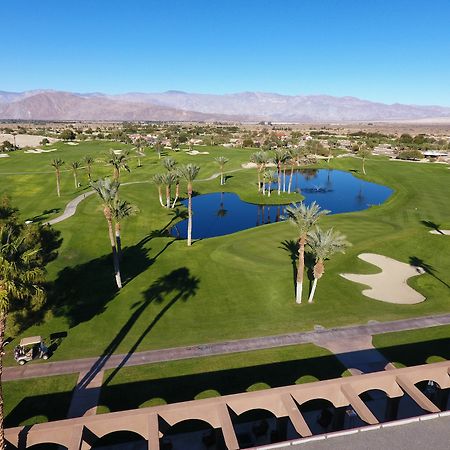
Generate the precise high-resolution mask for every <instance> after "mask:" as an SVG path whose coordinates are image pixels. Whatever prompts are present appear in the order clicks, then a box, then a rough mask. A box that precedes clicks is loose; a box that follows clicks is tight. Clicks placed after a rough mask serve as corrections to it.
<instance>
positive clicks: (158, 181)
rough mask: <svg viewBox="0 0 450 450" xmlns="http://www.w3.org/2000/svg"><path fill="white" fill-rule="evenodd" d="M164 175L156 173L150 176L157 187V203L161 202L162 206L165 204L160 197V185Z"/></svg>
mask: <svg viewBox="0 0 450 450" xmlns="http://www.w3.org/2000/svg"><path fill="white" fill-rule="evenodd" d="M164 175H165V174H162V173H157V174H156V175H154V176H153V178H152V181H153V184H154V185H155V186H156V187H157V188H158V195H159V203H160V204H161V206H162V207H163V208H165V207H166V205H164V202H163V199H162V187H163V185H164Z"/></svg>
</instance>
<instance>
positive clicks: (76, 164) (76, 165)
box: [70, 161, 81, 189]
mask: <svg viewBox="0 0 450 450" xmlns="http://www.w3.org/2000/svg"><path fill="white" fill-rule="evenodd" d="M70 167H72V171H73V180H74V182H75V189H77V188H78V176H77V175H78V169H79V168H80V167H81V163H80V162H79V161H73V162H71V163H70Z"/></svg>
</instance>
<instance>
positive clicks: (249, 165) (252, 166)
mask: <svg viewBox="0 0 450 450" xmlns="http://www.w3.org/2000/svg"><path fill="white" fill-rule="evenodd" d="M241 167H242V168H243V169H256V167H257V166H256V164H255V163H253V162H248V163H244V164H241ZM266 167H276V164H274V163H268V164H266Z"/></svg>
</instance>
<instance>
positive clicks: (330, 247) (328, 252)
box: [308, 227, 351, 303]
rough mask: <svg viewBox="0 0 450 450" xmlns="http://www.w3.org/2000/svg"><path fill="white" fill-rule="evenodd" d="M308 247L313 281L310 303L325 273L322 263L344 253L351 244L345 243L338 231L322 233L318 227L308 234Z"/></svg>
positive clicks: (344, 238)
mask: <svg viewBox="0 0 450 450" xmlns="http://www.w3.org/2000/svg"><path fill="white" fill-rule="evenodd" d="M308 245H309V247H310V248H311V250H312V252H313V254H314V259H315V264H314V270H313V274H314V281H313V285H312V289H311V293H310V295H309V299H308V303H312V302H313V299H314V294H315V292H316V287H317V281H318V280H319V278H321V277H322V275H323V274H324V273H325V265H324V261H325V260H326V259H329V258H330V257H331V256H332V255H334V254H335V253H338V252H340V253H345V249H346V248H347V247H349V246H350V245H351V244H350V243H349V242H347V240H346V237H345V236H344V235H343V234H341V233H340V232H339V231H333V228H331V229H329V230H327V231H323V230H321V229H320V228H319V227H316V228H315V229H314V230H312V231H310V232H308Z"/></svg>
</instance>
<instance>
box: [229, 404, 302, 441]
mask: <svg viewBox="0 0 450 450" xmlns="http://www.w3.org/2000/svg"><path fill="white" fill-rule="evenodd" d="M230 417H231V421H232V423H233V428H234V432H235V433H236V437H237V440H238V443H239V448H249V447H254V446H256V445H258V446H259V445H268V444H273V443H276V442H284V441H287V440H292V439H298V438H299V437H300V436H299V434H298V433H297V432H296V430H295V428H294V426H293V425H292V422H291V420H290V418H289V417H276V416H275V415H274V414H273V413H272V412H271V411H268V410H266V409H251V410H249V411H245V412H243V413H242V414H240V415H239V416H238V415H237V414H235V413H234V412H233V411H230Z"/></svg>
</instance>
